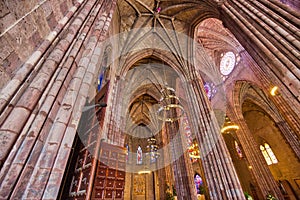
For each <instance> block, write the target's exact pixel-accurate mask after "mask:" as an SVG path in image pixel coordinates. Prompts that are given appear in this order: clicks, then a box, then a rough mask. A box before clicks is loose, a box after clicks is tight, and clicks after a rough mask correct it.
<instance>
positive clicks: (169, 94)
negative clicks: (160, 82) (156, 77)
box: [157, 87, 184, 122]
mask: <svg viewBox="0 0 300 200" xmlns="http://www.w3.org/2000/svg"><path fill="white" fill-rule="evenodd" d="M161 94H162V97H161V99H160V100H159V104H160V107H159V109H158V111H157V115H158V119H160V120H163V121H165V122H174V121H176V120H178V119H179V118H181V117H182V116H183V115H184V109H183V107H182V106H181V103H180V99H179V97H177V96H176V94H175V90H174V89H173V88H171V87H166V88H164V89H162V90H161Z"/></svg>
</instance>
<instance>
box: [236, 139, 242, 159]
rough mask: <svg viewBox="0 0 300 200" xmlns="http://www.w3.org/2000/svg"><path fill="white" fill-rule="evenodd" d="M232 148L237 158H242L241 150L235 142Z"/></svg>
mask: <svg viewBox="0 0 300 200" xmlns="http://www.w3.org/2000/svg"><path fill="white" fill-rule="evenodd" d="M234 146H235V150H236V152H237V154H238V156H239V158H243V153H242V150H241V148H240V145H239V144H238V143H237V141H234Z"/></svg>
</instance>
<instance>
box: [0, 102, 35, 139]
mask: <svg viewBox="0 0 300 200" xmlns="http://www.w3.org/2000/svg"><path fill="white" fill-rule="evenodd" d="M29 115H30V111H29V110H27V109H25V108H21V107H16V108H14V109H13V110H12V111H11V113H10V115H9V116H8V117H7V118H6V120H5V122H4V123H3V125H2V127H1V130H6V131H10V132H14V133H17V134H19V133H20V132H21V130H22V128H23V126H24V125H25V123H26V121H27V118H28V117H29Z"/></svg>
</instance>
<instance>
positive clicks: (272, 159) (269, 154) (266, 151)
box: [259, 143, 278, 165]
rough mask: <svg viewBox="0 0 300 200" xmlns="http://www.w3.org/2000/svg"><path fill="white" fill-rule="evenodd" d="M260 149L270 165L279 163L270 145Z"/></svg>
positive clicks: (261, 146) (262, 146)
mask: <svg viewBox="0 0 300 200" xmlns="http://www.w3.org/2000/svg"><path fill="white" fill-rule="evenodd" d="M259 148H260V150H261V152H262V154H263V156H264V158H265V160H266V162H267V164H268V165H272V164H276V163H278V160H277V158H276V156H275V154H274V153H273V151H272V149H271V147H270V145H269V144H267V143H265V144H264V145H260V147H259Z"/></svg>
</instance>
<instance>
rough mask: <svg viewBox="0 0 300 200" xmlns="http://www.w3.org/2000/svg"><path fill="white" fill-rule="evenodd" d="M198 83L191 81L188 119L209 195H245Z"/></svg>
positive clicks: (231, 197)
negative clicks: (197, 146)
mask: <svg viewBox="0 0 300 200" xmlns="http://www.w3.org/2000/svg"><path fill="white" fill-rule="evenodd" d="M200 83H201V81H199V80H197V79H196V80H193V81H191V87H188V88H187V94H188V95H189V99H190V101H191V104H192V105H191V106H192V107H190V111H191V118H190V120H191V122H192V123H191V125H192V127H193V128H192V129H193V130H195V131H196V132H195V135H196V139H197V142H198V144H199V147H200V153H201V155H200V156H201V159H202V164H203V169H204V175H205V179H206V181H207V185H208V190H209V196H210V199H222V200H224V199H245V197H244V194H243V191H242V188H241V185H240V182H239V179H238V176H237V174H236V172H235V169H234V166H233V163H232V161H231V158H230V155H229V152H228V150H227V148H226V144H225V142H224V139H223V137H222V136H221V131H220V127H219V125H218V122H217V120H216V117H215V116H214V114H213V112H212V111H210V109H211V108H210V107H209V103H208V100H207V97H206V96H204V94H205V92H204V89H203V87H202V86H201V85H200Z"/></svg>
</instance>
